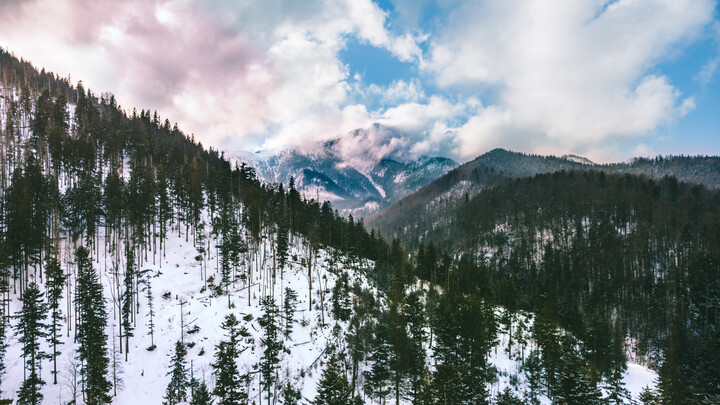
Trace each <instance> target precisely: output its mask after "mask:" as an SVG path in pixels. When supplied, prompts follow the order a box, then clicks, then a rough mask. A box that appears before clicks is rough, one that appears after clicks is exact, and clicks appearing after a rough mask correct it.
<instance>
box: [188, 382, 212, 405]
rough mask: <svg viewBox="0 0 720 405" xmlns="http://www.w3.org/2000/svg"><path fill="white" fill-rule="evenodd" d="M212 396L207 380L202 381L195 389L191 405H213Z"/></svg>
mask: <svg viewBox="0 0 720 405" xmlns="http://www.w3.org/2000/svg"><path fill="white" fill-rule="evenodd" d="M212 403H213V401H212V397H211V396H210V391H209V390H208V387H207V384H206V383H205V381H204V380H203V381H200V382H199V383H198V384H197V385H196V386H195V389H194V390H193V395H192V399H190V405H212Z"/></svg>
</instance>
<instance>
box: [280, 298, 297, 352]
mask: <svg viewBox="0 0 720 405" xmlns="http://www.w3.org/2000/svg"><path fill="white" fill-rule="evenodd" d="M296 306H297V293H296V292H295V290H293V289H292V288H290V287H285V295H284V297H283V317H284V320H285V325H284V327H283V336H284V337H285V339H290V336H291V335H292V331H293V324H294V323H295V307H296Z"/></svg>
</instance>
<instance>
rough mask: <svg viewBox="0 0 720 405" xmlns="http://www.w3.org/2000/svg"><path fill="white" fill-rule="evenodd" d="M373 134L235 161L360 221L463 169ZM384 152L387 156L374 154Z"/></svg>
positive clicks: (239, 156) (240, 156)
mask: <svg viewBox="0 0 720 405" xmlns="http://www.w3.org/2000/svg"><path fill="white" fill-rule="evenodd" d="M374 129H375V130H377V129H378V127H377V126H376V127H374ZM369 132H370V131H369V130H362V129H361V130H356V131H353V132H351V133H350V134H348V135H346V136H344V137H339V138H336V139H333V140H330V141H326V142H323V143H318V144H317V145H316V146H317V147H315V148H312V150H310V151H303V150H298V149H290V150H283V151H280V152H277V153H272V154H268V153H255V154H253V153H247V152H238V153H235V154H234V158H235V159H236V160H238V161H243V162H246V163H247V164H248V165H250V166H252V167H254V168H255V170H256V172H257V175H258V177H259V178H261V179H262V180H264V181H266V182H268V183H271V184H274V183H282V184H284V185H285V186H288V185H289V183H290V179H291V178H292V179H294V182H295V187H296V188H297V189H298V190H299V191H300V192H301V193H303V194H304V195H305V196H306V197H307V198H314V199H317V200H319V201H326V200H327V201H330V202H331V203H332V204H333V207H334V208H336V209H338V210H339V211H340V212H341V213H343V214H346V215H353V216H354V217H355V218H360V217H366V216H367V215H369V214H371V213H373V212H375V211H377V210H379V209H383V208H385V207H388V206H390V205H392V204H393V203H395V202H397V201H398V200H400V199H401V198H403V197H405V196H407V195H409V194H411V193H413V192H415V191H417V190H418V189H420V188H421V187H423V186H424V185H426V184H428V183H430V182H431V181H433V180H435V179H436V178H438V177H440V176H442V175H444V174H445V173H447V172H448V171H450V170H452V169H454V168H455V167H457V165H458V164H457V163H456V162H455V161H453V160H452V159H448V158H444V157H428V156H420V157H413V156H412V155H411V154H408V153H404V152H403V151H402V150H401V147H392V146H393V144H396V143H397V142H394V141H393V140H395V139H399V138H398V137H397V134H394V136H385V137H384V139H382V140H380V141H378V140H377V139H376V138H373V137H372V136H371V135H369ZM378 149H379V150H382V152H381V153H373V150H378Z"/></svg>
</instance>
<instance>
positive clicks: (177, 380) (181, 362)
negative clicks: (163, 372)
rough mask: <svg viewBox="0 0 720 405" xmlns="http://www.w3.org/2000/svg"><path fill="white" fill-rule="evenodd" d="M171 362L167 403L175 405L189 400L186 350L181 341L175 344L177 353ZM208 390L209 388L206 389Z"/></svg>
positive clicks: (166, 394) (166, 395)
mask: <svg viewBox="0 0 720 405" xmlns="http://www.w3.org/2000/svg"><path fill="white" fill-rule="evenodd" d="M170 362H171V367H172V368H171V370H170V372H168V373H167V375H169V376H170V383H169V384H168V386H167V389H166V391H165V402H164V404H167V405H175V404H177V403H179V402H184V401H186V400H187V388H188V380H187V370H186V367H185V348H184V347H183V345H182V343H180V341H177V342H175V353H174V355H173V358H172V360H170ZM206 389H207V387H206Z"/></svg>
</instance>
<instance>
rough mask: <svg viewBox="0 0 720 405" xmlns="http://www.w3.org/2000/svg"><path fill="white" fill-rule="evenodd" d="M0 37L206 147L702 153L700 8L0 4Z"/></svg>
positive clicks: (678, 2) (423, 2)
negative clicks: (334, 145) (336, 142)
mask: <svg viewBox="0 0 720 405" xmlns="http://www.w3.org/2000/svg"><path fill="white" fill-rule="evenodd" d="M0 21H2V23H1V24H0V47H3V48H5V49H7V50H8V51H10V52H13V53H14V54H15V55H16V56H18V57H22V58H24V59H26V60H29V61H31V62H32V63H33V64H35V65H36V66H37V67H39V68H43V67H44V68H45V69H46V70H50V71H53V72H55V73H57V74H59V75H60V76H63V77H68V76H69V77H70V79H71V81H72V82H73V83H76V82H77V81H78V80H82V81H83V83H84V85H85V86H86V87H87V88H90V89H92V90H94V91H95V92H96V93H97V94H99V93H102V92H111V93H113V94H114V95H115V97H116V99H117V100H118V102H119V103H120V104H121V105H122V106H123V107H124V108H125V109H127V110H129V111H131V110H132V108H137V109H138V110H140V109H150V110H156V111H158V113H159V114H160V115H161V117H163V118H168V119H169V120H170V121H171V122H177V123H178V125H179V126H180V128H181V129H182V130H183V131H185V132H186V133H193V134H194V135H195V138H196V139H199V140H200V141H201V142H202V143H203V145H204V146H206V147H208V146H213V147H214V148H216V149H217V148H219V149H222V150H230V151H235V150H248V151H257V150H266V151H268V150H270V151H272V150H278V149H282V148H299V149H303V148H306V149H307V148H311V147H312V145H315V144H316V142H318V141H322V140H327V139H330V138H334V137H337V136H341V135H345V134H348V133H351V131H354V130H355V129H359V128H360V129H365V132H363V133H364V134H365V135H366V136H365V137H364V138H363V139H362V142H354V143H352V142H351V143H349V144H350V145H354V146H353V147H354V148H356V149H357V148H358V145H360V146H361V147H362V148H364V149H367V150H369V151H377V153H376V154H375V155H378V156H381V155H382V154H384V153H391V152H393V151H392V149H393V148H394V149H402V152H403V153H406V154H410V155H417V156H419V155H430V156H438V155H439V156H447V157H451V158H454V159H456V160H458V161H460V162H464V161H467V160H470V159H472V158H474V157H476V156H478V155H480V154H482V153H484V152H487V151H488V150H491V149H493V148H496V147H503V148H507V149H511V150H516V151H521V152H526V153H540V154H556V155H562V154H566V153H573V154H578V155H582V156H586V157H588V158H590V159H592V160H595V161H598V162H608V161H620V160H626V159H628V158H630V157H633V156H654V155H658V154H663V155H665V154H690V155H695V154H703V155H705V154H709V155H717V154H720V7H719V6H718V3H717V1H716V0H615V1H613V0H526V1H522V2H520V1H507V0H469V1H461V0H378V1H372V0H304V1H297V0H263V1H254V0H240V1H228V0H126V1H122V2H119V1H115V0H94V1H90V0H0ZM367 150H365V151H363V153H365V154H366V155H367ZM394 152H397V150H395V151H394ZM348 154H349V155H351V154H352V151H350V152H348Z"/></svg>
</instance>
